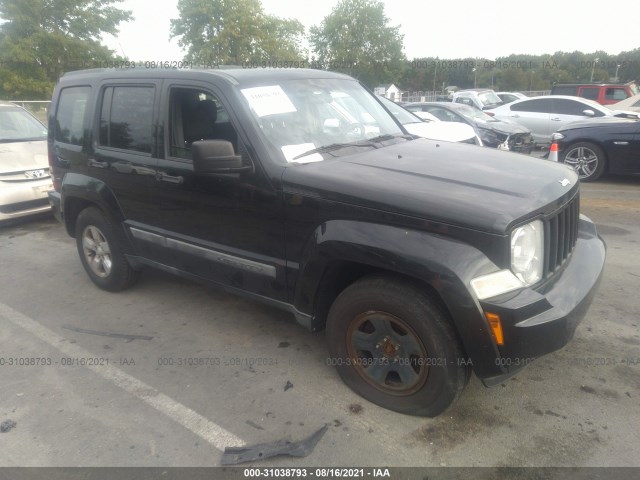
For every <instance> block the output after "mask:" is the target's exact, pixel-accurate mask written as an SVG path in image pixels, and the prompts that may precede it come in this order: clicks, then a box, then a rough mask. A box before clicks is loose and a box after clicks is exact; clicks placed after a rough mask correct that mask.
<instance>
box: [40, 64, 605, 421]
mask: <svg viewBox="0 0 640 480" xmlns="http://www.w3.org/2000/svg"><path fill="white" fill-rule="evenodd" d="M48 144H49V162H50V165H51V172H52V176H53V179H54V185H55V191H53V192H51V193H50V196H49V198H50V203H51V204H52V207H53V209H54V212H55V215H56V217H57V218H58V219H59V220H60V221H61V222H63V223H64V226H65V227H66V230H67V232H68V233H69V235H71V236H72V237H74V238H75V239H76V243H77V248H78V253H79V255H80V259H81V261H82V263H83V265H84V268H85V270H86V272H87V274H88V275H89V277H90V278H91V280H92V281H93V282H94V283H95V284H96V285H97V286H98V287H100V288H103V289H106V290H110V291H118V290H122V289H124V288H127V287H129V286H130V285H132V284H133V282H134V281H135V280H136V277H137V276H138V272H139V270H140V269H141V268H142V267H147V266H150V267H154V268H159V269H162V270H166V271H169V272H173V273H176V274H178V275H182V276H184V277H187V278H191V279H193V280H196V281H200V282H206V283H208V284H211V285H214V286H217V287H221V288H224V289H226V290H228V291H229V292H233V293H237V294H241V295H245V296H249V297H251V298H254V299H258V300H261V301H264V302H266V303H269V304H271V305H275V306H278V307H281V308H282V309H284V310H287V311H289V312H291V313H292V314H293V315H294V316H295V318H296V319H297V321H298V322H299V323H301V324H302V325H304V326H306V327H307V328H309V329H311V330H313V331H317V330H320V329H326V335H327V340H328V349H329V354H330V360H331V362H330V363H331V364H332V365H335V366H336V368H337V369H338V371H339V373H340V375H341V377H342V379H343V380H344V381H345V382H346V383H347V384H348V385H349V386H350V387H351V388H352V389H353V390H354V391H355V392H357V393H358V394H360V395H362V396H363V397H365V398H366V399H368V400H370V401H372V402H374V403H376V404H378V405H381V406H384V407H386V408H389V409H392V410H396V411H398V412H403V413H407V414H414V415H425V416H435V415H438V414H440V413H441V412H443V411H444V410H445V409H446V408H447V407H448V406H449V405H450V404H451V403H452V402H453V401H454V400H455V399H456V398H457V397H458V396H459V395H460V393H461V392H462V390H463V388H464V386H465V385H466V383H467V382H468V380H469V377H470V375H471V371H472V370H473V372H475V374H476V375H477V376H478V377H479V378H480V379H481V380H482V381H483V382H484V384H485V385H487V386H491V385H496V384H498V383H500V382H502V381H503V380H504V379H506V378H507V377H509V376H510V375H513V374H514V373H516V372H517V371H518V370H519V369H520V368H522V367H523V366H524V365H526V364H527V363H528V362H529V361H530V360H532V359H534V358H536V357H539V356H541V355H544V354H546V353H549V352H552V351H554V350H557V349H559V348H561V347H562V346H564V345H565V344H566V343H567V342H568V341H569V340H570V339H571V338H572V336H573V334H574V331H575V329H576V326H577V324H578V323H579V322H580V320H581V319H582V318H583V317H584V315H585V313H586V311H587V308H588V306H589V304H590V302H591V300H592V298H593V296H594V293H595V291H596V288H597V284H598V282H599V279H600V276H601V273H602V270H603V265H604V260H605V245H604V243H603V241H602V240H601V239H600V238H599V236H598V234H597V232H596V228H595V226H594V224H593V223H592V222H591V221H590V220H589V219H588V218H586V217H584V216H582V215H580V186H579V182H578V177H577V175H576V174H575V173H574V172H573V171H572V170H570V169H569V168H568V167H566V166H564V165H559V164H554V163H552V162H547V161H543V160H539V159H534V158H530V157H526V156H524V155H518V154H513V153H509V152H500V151H496V150H493V149H485V148H481V147H477V146H473V145H467V144H459V143H447V142H436V141H430V140H425V139H419V138H416V137H413V136H411V135H410V134H408V132H407V131H406V130H404V128H403V127H402V126H401V125H400V124H399V123H398V122H397V121H396V120H395V119H394V117H393V116H392V115H391V114H390V113H389V112H388V111H387V110H386V109H385V107H384V106H383V105H382V104H381V103H380V102H379V101H378V100H377V99H376V97H375V96H374V95H373V94H371V93H370V92H369V91H368V90H367V89H365V88H364V87H363V86H362V85H360V84H359V83H358V82H357V81H356V80H354V79H352V78H350V77H348V76H345V75H340V74H336V73H331V72H325V71H318V70H283V69H279V70H277V69H274V70H269V69H257V70H242V69H235V70H234V69H230V70H225V69H213V70H202V71H198V70H142V71H141V70H124V71H123V70H87V71H79V72H72V73H68V74H66V75H64V76H63V77H62V78H61V80H60V82H59V83H58V85H57V87H56V89H55V91H54V94H53V101H52V104H51V109H50V113H49V137H48Z"/></svg>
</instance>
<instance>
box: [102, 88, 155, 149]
mask: <svg viewBox="0 0 640 480" xmlns="http://www.w3.org/2000/svg"><path fill="white" fill-rule="evenodd" d="M154 98H155V88H154V87H147V86H140V87H139V86H122V87H107V88H106V89H105V91H104V95H103V97H102V108H101V110H100V144H101V145H103V146H105V147H111V148H119V149H123V150H134V151H136V152H142V153H151V147H152V144H153V102H154Z"/></svg>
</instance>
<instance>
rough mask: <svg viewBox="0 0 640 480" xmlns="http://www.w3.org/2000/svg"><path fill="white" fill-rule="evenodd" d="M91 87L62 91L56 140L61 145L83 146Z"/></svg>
mask: <svg viewBox="0 0 640 480" xmlns="http://www.w3.org/2000/svg"><path fill="white" fill-rule="evenodd" d="M90 92H91V89H90V87H70V88H65V89H63V90H61V91H60V100H59V101H58V110H57V112H56V117H55V125H54V128H55V132H54V138H55V139H56V141H58V142H61V143H69V144H72V145H80V146H81V145H82V144H83V143H84V125H85V121H84V119H85V115H86V111H87V100H88V99H89V93H90Z"/></svg>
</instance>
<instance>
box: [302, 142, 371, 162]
mask: <svg viewBox="0 0 640 480" xmlns="http://www.w3.org/2000/svg"><path fill="white" fill-rule="evenodd" d="M372 141H375V140H374V139H372V140H367V143H332V144H330V145H325V146H323V147H318V148H314V149H312V150H308V151H306V152H304V153H301V154H300V155H297V156H295V157H293V159H292V160H297V159H299V158H302V157H306V156H307V155H311V154H314V153H327V152H333V151H334V150H339V149H341V148H348V147H373V148H378V146H377V145H375V144H374V143H372Z"/></svg>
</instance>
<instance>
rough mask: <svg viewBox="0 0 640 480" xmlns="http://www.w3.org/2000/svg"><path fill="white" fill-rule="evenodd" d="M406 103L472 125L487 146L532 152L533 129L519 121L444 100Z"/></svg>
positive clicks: (410, 109) (409, 107) (441, 116)
mask: <svg viewBox="0 0 640 480" xmlns="http://www.w3.org/2000/svg"><path fill="white" fill-rule="evenodd" d="M403 107H404V108H406V109H407V110H409V111H411V112H414V113H416V114H417V115H420V112H428V113H430V114H432V115H434V116H435V117H437V118H439V119H440V120H442V121H444V122H459V123H466V124H468V125H471V126H472V127H473V128H474V129H475V130H476V132H477V133H478V136H479V137H480V138H481V139H482V143H483V144H484V145H485V146H487V147H494V148H499V149H502V150H511V151H512V152H518V153H526V154H529V153H531V151H532V150H533V147H534V142H533V137H532V136H531V131H530V130H529V129H527V128H526V127H522V126H520V125H516V124H515V123H510V122H505V121H502V120H498V119H496V118H493V117H492V116H490V115H487V114H486V113H485V112H483V111H481V110H478V109H477V108H473V107H470V106H468V105H462V104H459V103H444V102H417V103H405V104H403Z"/></svg>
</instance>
